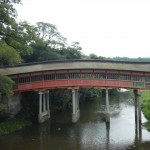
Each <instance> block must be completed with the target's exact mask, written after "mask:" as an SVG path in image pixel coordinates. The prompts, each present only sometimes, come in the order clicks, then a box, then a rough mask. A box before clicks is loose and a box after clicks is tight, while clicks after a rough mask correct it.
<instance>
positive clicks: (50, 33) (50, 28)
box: [36, 22, 66, 49]
mask: <svg viewBox="0 0 150 150" xmlns="http://www.w3.org/2000/svg"><path fill="white" fill-rule="evenodd" d="M36 29H37V35H38V36H39V37H40V38H41V39H42V40H43V41H45V42H47V45H48V46H49V47H51V48H54V49H60V48H61V47H63V46H64V44H65V41H66V38H64V37H63V36H62V35H61V34H60V32H58V30H57V28H56V26H55V25H53V24H50V23H45V22H37V25H36Z"/></svg>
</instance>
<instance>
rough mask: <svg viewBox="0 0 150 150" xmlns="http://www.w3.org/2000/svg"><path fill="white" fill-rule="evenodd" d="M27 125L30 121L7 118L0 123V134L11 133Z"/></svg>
mask: <svg viewBox="0 0 150 150" xmlns="http://www.w3.org/2000/svg"><path fill="white" fill-rule="evenodd" d="M28 125H31V122H30V121H26V120H23V119H9V120H7V121H4V122H2V123H0V135H5V134H9V133H12V132H14V131H17V130H20V129H21V128H23V127H25V126H28Z"/></svg>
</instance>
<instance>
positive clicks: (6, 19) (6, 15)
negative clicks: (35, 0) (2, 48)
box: [0, 0, 21, 39]
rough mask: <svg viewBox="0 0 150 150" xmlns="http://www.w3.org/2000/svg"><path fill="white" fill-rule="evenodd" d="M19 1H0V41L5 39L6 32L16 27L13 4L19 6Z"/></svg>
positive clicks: (15, 14) (15, 13)
mask: <svg viewBox="0 0 150 150" xmlns="http://www.w3.org/2000/svg"><path fill="white" fill-rule="evenodd" d="M20 1H21V0H14V1H10V0H2V1H1V3H0V39H5V37H6V35H7V32H9V31H10V30H13V28H14V27H15V25H16V21H15V18H16V17H17V12H16V10H15V9H14V6H13V3H17V4H19V3H20Z"/></svg>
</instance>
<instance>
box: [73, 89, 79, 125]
mask: <svg viewBox="0 0 150 150" xmlns="http://www.w3.org/2000/svg"><path fill="white" fill-rule="evenodd" d="M79 118H80V110H79V96H78V90H76V89H72V122H73V123H76V122H77V121H78V120H79Z"/></svg>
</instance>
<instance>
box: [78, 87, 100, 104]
mask: <svg viewBox="0 0 150 150" xmlns="http://www.w3.org/2000/svg"><path fill="white" fill-rule="evenodd" d="M79 92H80V101H81V102H82V101H93V100H96V99H98V98H99V97H100V96H101V93H102V91H101V89H99V88H86V89H80V90H79Z"/></svg>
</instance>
